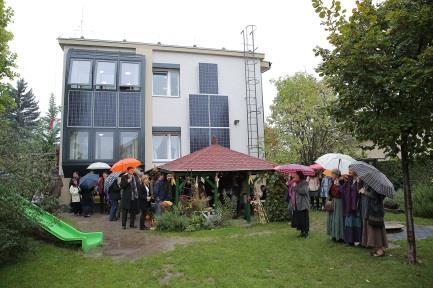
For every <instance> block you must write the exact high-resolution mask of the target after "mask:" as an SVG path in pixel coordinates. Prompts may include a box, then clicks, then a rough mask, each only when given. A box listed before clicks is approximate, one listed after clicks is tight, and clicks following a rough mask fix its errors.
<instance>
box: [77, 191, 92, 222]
mask: <svg viewBox="0 0 433 288" xmlns="http://www.w3.org/2000/svg"><path fill="white" fill-rule="evenodd" d="M93 190H94V187H90V188H88V187H86V188H82V189H81V190H80V193H81V209H82V212H83V216H84V217H90V214H92V203H93V195H92V193H93Z"/></svg>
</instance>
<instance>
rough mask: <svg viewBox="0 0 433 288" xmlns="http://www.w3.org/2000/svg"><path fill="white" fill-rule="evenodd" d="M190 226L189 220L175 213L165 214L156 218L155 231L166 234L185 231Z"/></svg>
mask: <svg viewBox="0 0 433 288" xmlns="http://www.w3.org/2000/svg"><path fill="white" fill-rule="evenodd" d="M189 224H190V219H189V218H188V217H186V216H184V215H180V214H178V213H177V212H165V213H162V214H161V215H160V216H157V217H156V229H157V230H158V231H166V232H182V231H185V230H186V228H187V227H188V225H189Z"/></svg>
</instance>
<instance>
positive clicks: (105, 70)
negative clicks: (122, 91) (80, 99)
mask: <svg viewBox="0 0 433 288" xmlns="http://www.w3.org/2000/svg"><path fill="white" fill-rule="evenodd" d="M95 74H96V77H95V85H96V89H116V63H115V62H107V61H98V62H96V73H95Z"/></svg>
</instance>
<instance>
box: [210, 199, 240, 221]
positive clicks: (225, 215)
mask: <svg viewBox="0 0 433 288" xmlns="http://www.w3.org/2000/svg"><path fill="white" fill-rule="evenodd" d="M217 205H218V206H217V208H216V210H217V214H218V215H219V216H220V217H219V218H220V219H216V220H217V221H216V223H215V224H218V222H221V223H220V224H219V225H216V226H223V225H225V224H227V223H228V222H229V221H230V220H232V219H233V216H234V215H235V212H236V210H235V207H234V206H233V203H232V201H231V200H230V198H229V197H228V196H227V195H225V194H224V196H223V202H222V203H219V202H218V204H217Z"/></svg>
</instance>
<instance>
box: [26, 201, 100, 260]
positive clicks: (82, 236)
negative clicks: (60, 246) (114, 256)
mask: <svg viewBox="0 0 433 288" xmlns="http://www.w3.org/2000/svg"><path fill="white" fill-rule="evenodd" d="M21 202H22V207H23V213H24V215H25V216H26V217H27V218H29V219H30V220H32V221H35V222H37V223H38V224H39V225H40V226H41V227H42V228H44V229H45V230H46V231H47V232H49V233H50V234H52V235H54V236H55V237H57V238H58V239H60V240H62V241H81V248H82V249H83V250H84V251H89V250H90V249H92V248H95V247H97V246H101V245H102V242H103V233H102V232H81V231H78V230H77V229H75V228H74V227H72V226H71V225H69V224H67V223H65V222H63V221H62V220H60V219H59V218H57V217H55V216H54V215H52V214H50V213H48V212H46V211H45V210H43V209H42V208H40V207H38V206H36V205H34V204H33V203H31V202H29V201H27V200H25V199H22V201H21Z"/></svg>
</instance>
